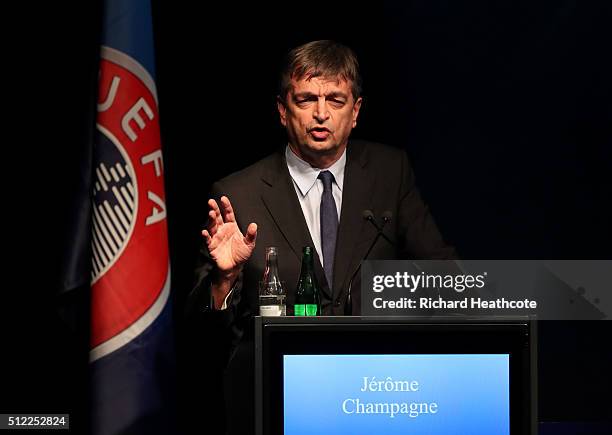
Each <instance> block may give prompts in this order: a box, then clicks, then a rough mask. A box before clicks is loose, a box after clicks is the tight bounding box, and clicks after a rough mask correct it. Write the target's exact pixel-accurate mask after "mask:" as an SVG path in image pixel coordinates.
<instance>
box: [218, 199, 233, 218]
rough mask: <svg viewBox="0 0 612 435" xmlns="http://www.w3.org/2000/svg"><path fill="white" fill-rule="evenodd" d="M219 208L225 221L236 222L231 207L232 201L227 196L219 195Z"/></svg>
mask: <svg viewBox="0 0 612 435" xmlns="http://www.w3.org/2000/svg"><path fill="white" fill-rule="evenodd" d="M221 208H222V212H223V220H224V221H225V222H236V217H235V216H234V209H233V208H232V203H231V202H230V200H229V198H228V197H227V196H222V197H221Z"/></svg>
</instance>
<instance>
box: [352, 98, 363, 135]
mask: <svg viewBox="0 0 612 435" xmlns="http://www.w3.org/2000/svg"><path fill="white" fill-rule="evenodd" d="M362 102H363V98H362V97H359V98H357V101H355V104H353V128H355V126H356V125H357V117H358V116H359V110H360V109H361V103H362Z"/></svg>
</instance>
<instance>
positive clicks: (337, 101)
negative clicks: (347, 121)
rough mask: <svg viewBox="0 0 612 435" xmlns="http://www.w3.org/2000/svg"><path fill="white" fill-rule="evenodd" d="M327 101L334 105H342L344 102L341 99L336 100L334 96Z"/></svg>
mask: <svg viewBox="0 0 612 435" xmlns="http://www.w3.org/2000/svg"><path fill="white" fill-rule="evenodd" d="M329 103H330V104H331V105H332V106H334V107H342V106H344V104H345V102H344V101H343V100H337V99H335V98H333V99H331V100H329Z"/></svg>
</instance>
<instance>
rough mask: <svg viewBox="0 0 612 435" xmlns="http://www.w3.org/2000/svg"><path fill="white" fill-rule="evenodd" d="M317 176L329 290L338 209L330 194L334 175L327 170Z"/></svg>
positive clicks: (332, 276) (332, 274)
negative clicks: (320, 193)
mask: <svg viewBox="0 0 612 435" xmlns="http://www.w3.org/2000/svg"><path fill="white" fill-rule="evenodd" d="M319 178H320V179H321V181H322V182H323V195H322V196H321V249H322V251H323V269H324V270H325V277H326V278H327V284H329V288H330V290H331V288H332V285H333V282H334V254H335V252H336V236H337V234H338V211H337V210H336V201H334V196H333V195H332V183H333V181H334V175H333V174H332V173H331V172H329V171H321V172H320V173H319Z"/></svg>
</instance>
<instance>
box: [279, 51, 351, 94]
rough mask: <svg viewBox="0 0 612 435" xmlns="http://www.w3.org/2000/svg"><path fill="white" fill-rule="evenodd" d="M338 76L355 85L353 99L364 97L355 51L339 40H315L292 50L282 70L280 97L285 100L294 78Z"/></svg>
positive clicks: (308, 78)
mask: <svg viewBox="0 0 612 435" xmlns="http://www.w3.org/2000/svg"><path fill="white" fill-rule="evenodd" d="M313 77H324V78H334V77H338V78H340V79H344V80H346V81H349V80H350V82H351V83H352V88H351V93H352V94H353V99H354V100H357V98H359V97H360V96H361V76H360V75H359V63H358V62H357V56H355V53H354V52H353V50H351V49H350V48H348V47H347V46H345V45H342V44H339V43H338V42H335V41H330V40H321V41H312V42H309V43H307V44H304V45H300V46H299V47H296V48H294V49H293V50H291V51H290V52H289V53H288V54H287V57H286V58H285V62H284V64H283V68H282V69H281V77H280V86H279V96H280V98H281V99H282V100H283V101H284V100H285V98H286V97H287V92H289V87H290V86H291V79H295V80H301V79H303V78H306V79H307V80H310V79H311V78H313Z"/></svg>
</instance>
